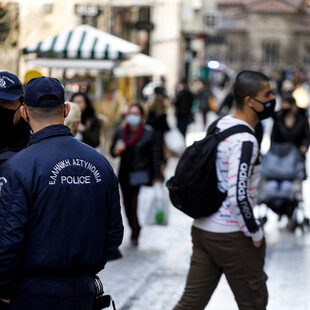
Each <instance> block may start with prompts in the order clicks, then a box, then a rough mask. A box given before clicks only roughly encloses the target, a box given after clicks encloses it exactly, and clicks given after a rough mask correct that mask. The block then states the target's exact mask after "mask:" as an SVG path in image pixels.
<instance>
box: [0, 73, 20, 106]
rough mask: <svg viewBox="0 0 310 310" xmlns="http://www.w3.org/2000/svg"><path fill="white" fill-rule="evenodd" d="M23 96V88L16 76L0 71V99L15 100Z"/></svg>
mask: <svg viewBox="0 0 310 310" xmlns="http://www.w3.org/2000/svg"><path fill="white" fill-rule="evenodd" d="M22 96H24V88H23V84H22V82H21V81H20V80H19V79H18V77H17V76H16V75H15V74H13V73H10V72H7V71H0V99H5V100H17V99H19V98H20V97H22Z"/></svg>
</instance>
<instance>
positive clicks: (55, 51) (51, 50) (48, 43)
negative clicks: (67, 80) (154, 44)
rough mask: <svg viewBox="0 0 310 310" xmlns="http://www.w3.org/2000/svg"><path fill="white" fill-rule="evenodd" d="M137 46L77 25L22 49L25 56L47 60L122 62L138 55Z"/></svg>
mask: <svg viewBox="0 0 310 310" xmlns="http://www.w3.org/2000/svg"><path fill="white" fill-rule="evenodd" d="M139 50H140V47H139V46H138V45H136V44H133V43H131V42H128V41H126V40H123V39H121V38H118V37H116V36H114V35H111V34H109V33H106V32H104V31H102V30H99V29H97V28H94V27H91V26H89V25H79V26H77V27H76V28H75V29H73V30H71V31H64V32H62V33H60V34H58V35H56V36H51V37H48V38H46V39H45V40H43V41H40V42H36V43H32V44H30V45H28V46H27V47H25V48H24V49H23V53H24V54H32V53H35V54H36V56H37V57H38V58H47V59H50V58H52V59H54V58H58V59H59V58H60V59H101V60H103V59H104V60H122V59H126V58H127V57H128V55H130V54H135V53H137V52H139Z"/></svg>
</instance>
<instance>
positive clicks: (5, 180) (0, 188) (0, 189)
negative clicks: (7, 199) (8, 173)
mask: <svg viewBox="0 0 310 310" xmlns="http://www.w3.org/2000/svg"><path fill="white" fill-rule="evenodd" d="M7 182H8V181H7V179H6V178H5V177H0V195H1V194H2V187H3V186H4V184H5V183H7Z"/></svg>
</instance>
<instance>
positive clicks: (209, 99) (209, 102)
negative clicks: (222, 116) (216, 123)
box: [198, 81, 218, 127]
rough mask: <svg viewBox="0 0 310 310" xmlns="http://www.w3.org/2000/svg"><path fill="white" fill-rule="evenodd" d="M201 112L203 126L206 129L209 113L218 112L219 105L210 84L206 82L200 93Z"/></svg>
mask: <svg viewBox="0 0 310 310" xmlns="http://www.w3.org/2000/svg"><path fill="white" fill-rule="evenodd" d="M198 98H199V110H200V113H201V115H202V120H203V125H204V126H205V127H206V125H207V113H208V112H209V111H215V112H216V111H217V109H218V104H217V102H216V99H215V97H214V95H213V93H212V91H211V86H210V82H207V81H206V82H204V83H203V88H202V90H201V91H200V92H199V95H198Z"/></svg>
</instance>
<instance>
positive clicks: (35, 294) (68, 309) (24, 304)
mask: <svg viewBox="0 0 310 310" xmlns="http://www.w3.org/2000/svg"><path fill="white" fill-rule="evenodd" d="M95 291H96V289H95V284H94V282H93V279H92V278H91V277H90V276H80V277H56V276H55V277H53V276H35V277H27V278H26V279H24V280H23V281H22V283H21V285H20V286H19V288H18V290H17V292H16V294H15V295H14V296H13V298H12V300H11V310H91V308H92V305H93V301H94V298H95Z"/></svg>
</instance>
